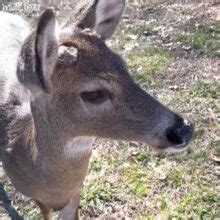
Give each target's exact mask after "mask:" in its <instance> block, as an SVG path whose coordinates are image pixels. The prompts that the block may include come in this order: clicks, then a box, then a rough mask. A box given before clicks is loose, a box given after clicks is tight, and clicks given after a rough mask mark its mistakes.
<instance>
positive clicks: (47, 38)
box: [34, 9, 59, 92]
mask: <svg viewBox="0 0 220 220" xmlns="http://www.w3.org/2000/svg"><path fill="white" fill-rule="evenodd" d="M58 28H59V27H58V22H57V20H56V18H55V15H54V13H53V11H52V10H50V9H48V10H46V11H45V12H44V13H43V14H42V15H41V17H40V20H39V23H38V27H37V31H36V39H35V45H34V47H35V59H36V64H35V71H36V74H37V77H38V79H39V83H40V87H41V88H42V89H43V90H44V91H46V92H49V91H50V89H51V76H52V73H53V71H54V67H55V64H56V59H57V54H58V34H57V32H58Z"/></svg>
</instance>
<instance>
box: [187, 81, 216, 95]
mask: <svg viewBox="0 0 220 220" xmlns="http://www.w3.org/2000/svg"><path fill="white" fill-rule="evenodd" d="M190 94H191V95H192V96H193V97H204V98H217V96H218V95H219V94H220V83H219V82H217V81H202V80H199V81H197V82H196V83H195V84H194V85H192V87H191V88H190Z"/></svg>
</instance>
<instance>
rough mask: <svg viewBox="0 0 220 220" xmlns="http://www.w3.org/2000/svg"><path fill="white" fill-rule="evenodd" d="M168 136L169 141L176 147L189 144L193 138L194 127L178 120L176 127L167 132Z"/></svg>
mask: <svg viewBox="0 0 220 220" xmlns="http://www.w3.org/2000/svg"><path fill="white" fill-rule="evenodd" d="M166 136H167V140H168V141H169V142H170V143H172V144H174V145H180V144H187V143H189V141H190V140H191V138H192V136H193V125H192V124H191V123H188V122H186V121H184V120H183V119H182V120H180V119H178V121H177V123H176V125H175V126H174V127H172V128H169V129H168V130H167V132H166Z"/></svg>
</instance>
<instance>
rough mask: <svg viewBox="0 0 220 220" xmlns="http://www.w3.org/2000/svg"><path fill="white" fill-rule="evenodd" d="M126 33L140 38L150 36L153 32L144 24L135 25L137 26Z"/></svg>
mask: <svg viewBox="0 0 220 220" xmlns="http://www.w3.org/2000/svg"><path fill="white" fill-rule="evenodd" d="M127 33H129V34H134V35H138V36H141V35H144V36H151V35H153V34H154V33H155V32H154V30H153V28H152V27H151V26H149V25H146V24H142V25H137V26H134V27H131V28H129V29H128V30H127Z"/></svg>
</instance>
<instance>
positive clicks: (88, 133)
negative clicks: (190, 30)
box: [0, 0, 194, 220]
mask: <svg viewBox="0 0 220 220" xmlns="http://www.w3.org/2000/svg"><path fill="white" fill-rule="evenodd" d="M125 5H126V2H125V0H96V1H95V2H94V3H93V4H92V5H91V7H90V8H89V9H88V10H87V11H86V13H85V14H84V15H83V16H81V18H80V20H77V21H75V22H74V24H72V25H70V26H69V27H64V28H61V26H60V25H59V23H58V20H57V18H56V16H55V14H54V12H53V10H52V9H46V10H45V11H44V12H43V13H42V15H41V16H40V17H39V22H38V24H37V25H36V28H35V29H34V30H31V29H30V28H29V26H28V25H27V24H26V22H25V21H22V20H21V18H19V19H20V20H19V19H18V17H13V18H14V19H10V22H9V20H8V19H5V20H4V19H3V17H5V16H6V17H7V16H16V15H9V14H7V13H4V12H2V13H1V14H0V21H1V22H0V26H1V25H3V24H2V23H3V21H4V25H6V26H7V24H5V23H7V22H8V23H10V24H9V25H8V26H10V27H8V29H7V28H6V29H4V30H10V31H12V30H11V29H12V27H13V28H16V30H17V32H11V33H10V34H8V35H7V37H6V38H3V35H4V32H2V34H1V36H0V39H1V38H3V40H1V41H0V42H1V44H2V45H0V46H1V47H4V48H5V50H4V49H3V50H1V53H2V55H1V60H2V62H1V63H3V65H2V64H1V69H0V94H1V95H0V97H1V98H0V155H1V160H2V163H3V167H4V170H5V172H6V174H7V176H8V177H9V178H10V180H11V182H12V184H13V185H14V186H15V188H16V189H17V190H18V191H19V192H21V193H22V194H24V195H25V196H27V197H29V198H32V199H33V200H34V201H35V202H36V204H37V205H38V206H39V208H40V210H41V213H42V216H43V219H44V220H49V219H51V213H52V211H53V210H55V211H59V219H62V220H73V219H79V198H80V192H81V188H82V185H83V181H84V179H85V177H86V174H87V171H88V165H89V160H90V157H91V154H92V145H93V143H94V142H95V140H96V138H108V139H116V140H124V141H136V142H144V143H146V144H148V145H149V147H150V148H151V149H154V150H156V151H159V152H161V151H164V152H181V151H184V150H185V149H187V147H188V144H189V142H190V141H191V139H192V136H193V127H194V126H193V123H192V122H189V121H187V120H186V119H184V118H183V117H182V116H180V114H177V113H175V112H174V111H171V110H170V109H169V108H168V107H166V106H165V105H163V104H162V103H160V102H159V101H158V100H157V99H156V98H154V97H153V96H151V95H150V94H148V93H147V92H146V91H144V90H143V89H141V88H140V86H139V85H137V83H135V82H134V80H133V79H132V77H131V76H130V75H129V73H128V68H127V66H126V63H125V61H124V60H123V59H122V58H121V57H120V56H119V55H118V54H117V53H115V52H113V50H111V49H110V48H109V47H108V46H107V44H106V40H108V39H110V38H111V37H112V36H113V34H114V33H115V31H116V29H117V26H118V24H119V22H120V20H121V18H122V14H123V11H124V8H125ZM18 20H19V22H20V23H19V22H18ZM18 23H19V25H18ZM8 51H10V53H8ZM4 61H5V62H4ZM2 66H3V67H2Z"/></svg>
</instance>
